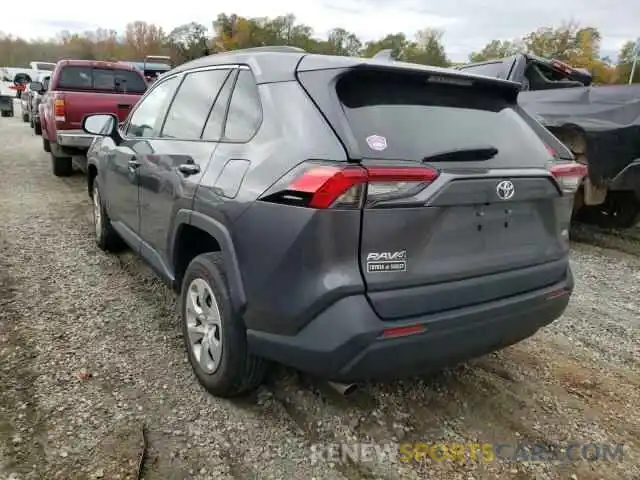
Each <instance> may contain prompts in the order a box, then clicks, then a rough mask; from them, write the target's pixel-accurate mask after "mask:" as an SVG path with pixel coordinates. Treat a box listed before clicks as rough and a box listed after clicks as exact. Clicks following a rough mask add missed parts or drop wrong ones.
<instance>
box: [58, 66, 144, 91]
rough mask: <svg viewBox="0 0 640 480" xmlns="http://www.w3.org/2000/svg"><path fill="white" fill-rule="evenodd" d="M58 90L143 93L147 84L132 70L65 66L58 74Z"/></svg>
mask: <svg viewBox="0 0 640 480" xmlns="http://www.w3.org/2000/svg"><path fill="white" fill-rule="evenodd" d="M58 86H59V87H60V88H63V89H64V88H68V89H74V90H99V91H102V92H117V93H144V92H145V91H146V90H147V84H146V82H145V81H144V79H143V78H142V76H141V75H140V74H139V73H137V72H134V71H132V70H121V69H108V68H93V67H80V66H72V65H70V66H66V67H64V68H63V69H62V72H61V73H60V79H59V81H58Z"/></svg>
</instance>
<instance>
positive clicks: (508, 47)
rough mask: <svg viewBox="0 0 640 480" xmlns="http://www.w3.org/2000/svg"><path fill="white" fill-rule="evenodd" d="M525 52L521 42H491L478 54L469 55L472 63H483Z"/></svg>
mask: <svg viewBox="0 0 640 480" xmlns="http://www.w3.org/2000/svg"><path fill="white" fill-rule="evenodd" d="M524 50H525V46H524V43H523V42H522V40H514V41H511V40H491V41H490V42H489V43H487V44H486V45H485V46H484V48H483V49H482V50H480V51H479V52H473V53H471V55H469V60H471V61H472V62H483V61H485V60H493V59H494V58H504V57H509V56H511V55H515V54H516V53H520V52H523V51H524Z"/></svg>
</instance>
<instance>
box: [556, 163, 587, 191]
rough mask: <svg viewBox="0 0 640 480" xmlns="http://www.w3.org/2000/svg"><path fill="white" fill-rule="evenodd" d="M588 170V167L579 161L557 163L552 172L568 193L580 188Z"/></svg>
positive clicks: (563, 189)
mask: <svg viewBox="0 0 640 480" xmlns="http://www.w3.org/2000/svg"><path fill="white" fill-rule="evenodd" d="M587 172H588V170H587V167H586V166H585V165H582V164H581V163H577V162H568V163H557V164H555V165H553V166H552V167H551V174H552V175H553V176H554V177H555V178H556V180H557V181H558V183H559V184H560V186H561V187H562V191H563V192H565V193H568V194H574V193H575V192H576V191H577V190H578V188H580V183H582V179H583V178H584V177H585V176H586V175H587Z"/></svg>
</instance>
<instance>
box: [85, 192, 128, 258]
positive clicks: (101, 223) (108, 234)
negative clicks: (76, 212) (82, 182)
mask: <svg viewBox="0 0 640 480" xmlns="http://www.w3.org/2000/svg"><path fill="white" fill-rule="evenodd" d="M91 199H92V201H93V224H94V227H95V232H96V244H97V245H98V247H99V248H100V249H101V250H104V251H105V252H116V251H118V250H121V249H122V248H123V247H124V242H123V241H122V238H120V235H118V232H116V231H115V229H114V228H113V225H111V220H110V219H109V215H107V211H106V209H105V208H104V203H103V202H102V197H101V196H100V190H98V182H96V181H94V182H93V190H92V192H91Z"/></svg>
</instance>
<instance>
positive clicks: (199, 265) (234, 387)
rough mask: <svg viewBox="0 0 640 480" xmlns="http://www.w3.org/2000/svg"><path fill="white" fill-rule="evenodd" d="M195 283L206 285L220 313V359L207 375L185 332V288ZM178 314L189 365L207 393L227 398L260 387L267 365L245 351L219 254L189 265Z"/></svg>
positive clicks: (244, 337)
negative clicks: (198, 281) (180, 317)
mask: <svg viewBox="0 0 640 480" xmlns="http://www.w3.org/2000/svg"><path fill="white" fill-rule="evenodd" d="M196 279H202V280H204V281H205V282H206V283H207V284H208V286H209V287H210V291H211V293H212V294H213V297H215V301H216V303H217V306H218V310H219V313H220V322H221V325H222V328H221V330H220V337H221V340H222V342H221V343H222V355H221V358H220V363H219V365H218V366H217V369H216V370H215V371H213V373H207V372H206V371H205V370H204V369H203V368H202V367H201V366H200V364H199V363H198V360H197V359H196V357H195V355H194V352H193V349H192V348H191V342H190V340H189V334H188V331H187V316H186V307H187V296H188V294H189V286H190V285H191V283H192V282H193V281H194V280H196ZM180 312H181V316H182V334H183V338H184V344H185V348H186V350H187V355H188V357H189V362H190V363H191V367H192V368H193V372H194V373H195V376H196V378H197V379H198V381H199V382H200V384H201V385H202V386H203V387H204V388H205V389H206V390H207V391H208V392H209V393H211V394H212V395H215V396H217V397H226V398H231V397H237V396H240V395H243V394H245V393H248V392H250V391H252V390H255V389H256V388H258V387H259V386H260V384H261V383H262V382H263V380H264V378H265V375H266V372H267V366H268V362H267V361H266V360H264V359H263V358H260V357H256V356H254V355H252V354H251V353H250V352H249V350H248V346H247V335H246V330H245V327H244V323H243V321H242V318H241V317H240V316H239V315H238V314H237V313H236V312H234V311H233V308H232V306H231V301H230V300H229V288H228V286H227V281H226V276H225V273H224V262H223V259H222V254H220V253H218V252H214V253H205V254H202V255H198V256H197V257H196V258H194V259H193V260H192V261H191V263H190V264H189V266H188V267H187V271H186V272H185V275H184V280H183V282H182V289H181V293H180Z"/></svg>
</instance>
